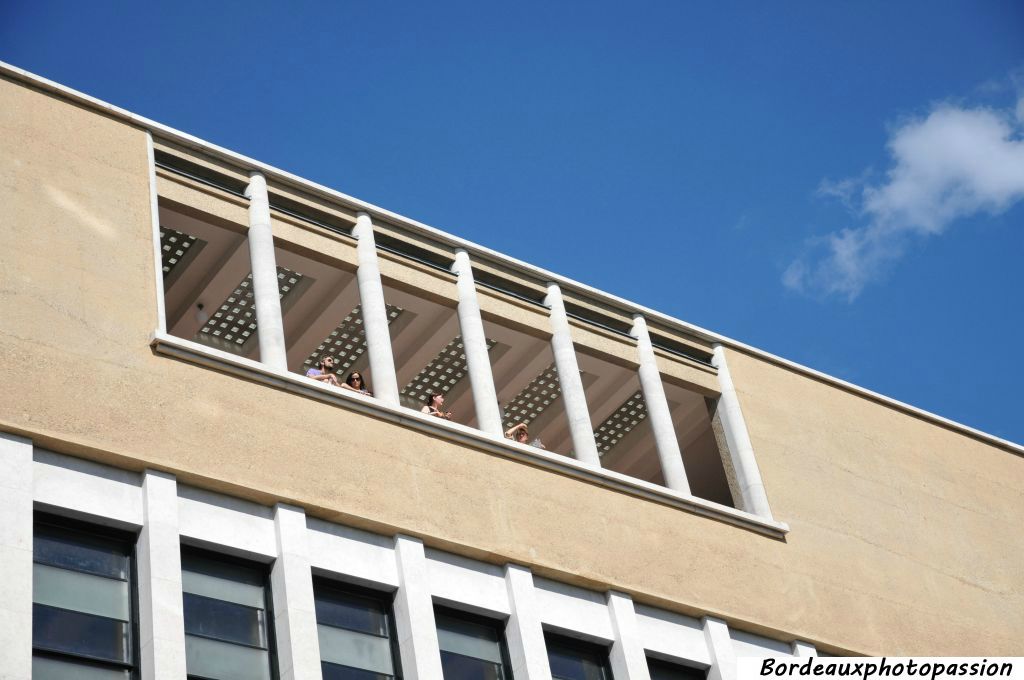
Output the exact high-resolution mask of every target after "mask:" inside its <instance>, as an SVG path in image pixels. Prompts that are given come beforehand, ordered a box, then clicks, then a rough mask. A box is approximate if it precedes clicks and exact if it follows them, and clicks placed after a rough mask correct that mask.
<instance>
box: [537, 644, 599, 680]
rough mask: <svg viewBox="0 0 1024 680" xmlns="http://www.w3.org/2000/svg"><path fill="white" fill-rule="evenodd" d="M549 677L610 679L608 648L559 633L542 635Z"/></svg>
mask: <svg viewBox="0 0 1024 680" xmlns="http://www.w3.org/2000/svg"><path fill="white" fill-rule="evenodd" d="M544 644H545V645H546V646H547V648H548V665H549V666H550V667H551V677H552V678H557V679H558V680H612V673H611V669H610V668H609V667H608V650H607V649H606V648H604V647H601V646H600V645H594V644H590V643H587V642H581V641H579V640H574V639H572V638H567V637H562V636H560V635H551V634H545V635H544Z"/></svg>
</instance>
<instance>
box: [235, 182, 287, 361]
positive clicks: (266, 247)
mask: <svg viewBox="0 0 1024 680" xmlns="http://www.w3.org/2000/svg"><path fill="white" fill-rule="evenodd" d="M245 196H246V198H248V199H249V260H250V262H251V263H252V294H253V299H254V302H255V307H256V333H257V338H258V339H259V343H260V361H262V362H263V363H264V364H266V365H267V366H270V367H271V368H276V369H277V370H279V371H287V370H288V356H287V348H286V346H285V342H284V321H282V319H281V291H280V289H279V288H278V285H277V260H276V258H275V257H274V235H273V233H272V232H271V229H270V198H269V197H268V196H267V180H266V179H265V178H264V177H263V175H262V174H260V173H258V172H253V173H252V174H251V175H250V176H249V186H248V187H247V188H246V190H245Z"/></svg>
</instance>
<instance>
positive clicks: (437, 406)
mask: <svg viewBox="0 0 1024 680" xmlns="http://www.w3.org/2000/svg"><path fill="white" fill-rule="evenodd" d="M424 401H425V402H426V406H424V407H423V408H421V409H420V412H421V413H426V414H428V415H431V416H434V417H435V418H444V419H445V420H451V419H452V412H451V411H442V410H441V407H442V406H444V395H443V394H441V393H440V392H431V393H430V394H428V395H427V398H426V399H425V400H424Z"/></svg>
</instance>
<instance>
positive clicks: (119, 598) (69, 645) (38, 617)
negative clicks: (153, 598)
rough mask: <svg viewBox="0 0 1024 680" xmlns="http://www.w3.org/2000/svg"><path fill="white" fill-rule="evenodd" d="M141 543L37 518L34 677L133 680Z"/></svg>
mask: <svg viewBox="0 0 1024 680" xmlns="http://www.w3.org/2000/svg"><path fill="white" fill-rule="evenodd" d="M134 549H135V536H133V535H131V534H127V533H123V532H116V531H111V530H106V529H101V528H97V527H92V526H88V525H83V524H80V523H78V522H71V521H65V520H61V519H57V518H50V517H45V516H40V517H37V519H36V522H35V528H34V536H33V541H32V561H33V564H32V649H33V657H32V677H33V678H38V679H39V680H50V679H51V678H54V679H56V678H65V677H75V678H84V679H86V680H91V679H93V678H95V679H96V680H101V679H107V678H111V679H113V678H118V679H121V680H126V679H128V678H131V677H132V675H133V671H134V668H135V658H136V656H137V654H136V650H135V637H136V633H135V627H134V622H135V620H136V614H135V611H136V607H135V588H134V585H133V584H134V578H135V577H134V563H133V562H134V560H133V556H134Z"/></svg>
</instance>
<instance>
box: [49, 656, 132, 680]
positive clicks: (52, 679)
mask: <svg viewBox="0 0 1024 680" xmlns="http://www.w3.org/2000/svg"><path fill="white" fill-rule="evenodd" d="M130 677H131V671H128V670H119V669H115V668H101V667H99V666H92V665H87V664H83V663H68V662H66V661H59V660H57V659H51V658H49V657H45V656H34V657H32V680H129V678H130Z"/></svg>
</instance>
